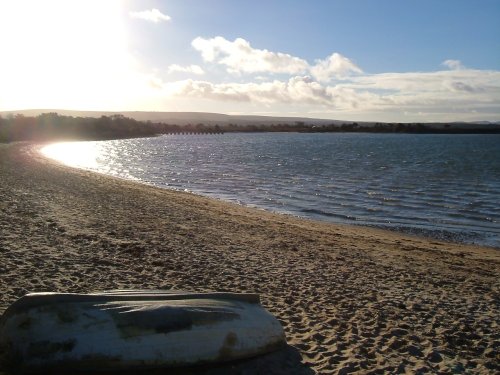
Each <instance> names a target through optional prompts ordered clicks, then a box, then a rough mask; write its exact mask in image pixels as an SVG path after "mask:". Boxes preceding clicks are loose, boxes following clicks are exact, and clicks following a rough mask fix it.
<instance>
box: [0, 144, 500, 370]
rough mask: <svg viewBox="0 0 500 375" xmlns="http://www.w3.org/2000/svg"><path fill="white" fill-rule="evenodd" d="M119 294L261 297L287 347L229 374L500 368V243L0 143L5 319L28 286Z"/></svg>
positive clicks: (0, 277) (0, 274)
mask: <svg viewBox="0 0 500 375" xmlns="http://www.w3.org/2000/svg"><path fill="white" fill-rule="evenodd" d="M116 288H142V289H144V288H154V289H177V290H187V291H232V292H256V293H260V294H261V297H262V301H263V305H264V306H265V307H266V308H267V309H268V310H269V311H270V312H272V313H273V314H274V315H275V316H276V317H278V319H279V320H280V321H281V322H282V324H283V326H284V328H285V331H286V335H287V341H288V344H289V347H288V348H286V349H284V350H283V351H281V352H278V353H275V354H273V355H270V356H265V357H264V358H260V359H255V360H252V361H247V362H243V363H240V364H229V365H227V366H225V367H224V368H221V369H219V370H220V372H223V373H245V374H254V373H255V374H257V373H269V374H294V373H296V374H311V373H318V374H329V373H335V374H336V373H340V374H346V373H351V372H358V373H387V372H393V373H405V372H406V373H418V372H420V373H443V374H448V373H449V374H452V373H498V372H499V371H500V365H499V363H500V354H499V353H500V328H499V325H500V293H499V290H500V250H495V249H489V248H483V247H477V246H468V245H459V244H451V243H446V242H440V241H436V240H428V239H424V238H417V237H412V236H406V235H402V234H398V233H393V232H388V231H383V230H375V229H370V228H363V227H355V226H342V225H333V224H328V223H322V222H315V221H309V220H302V219H297V218H293V217H290V216H285V215H277V214H272V213H268V212H264V211H260V210H255V209H248V208H244V207H241V206H237V205H234V204H230V203H224V202H220V201H217V200H213V199H209V198H204V197H200V196H196V195H193V194H188V193H182V192H174V191H169V190H163V189H158V188H154V187H150V186H147V185H143V184H138V183H133V182H129V181H124V180H120V179H116V178H112V177H108V176H103V175H99V174H95V173H92V172H87V171H82V170H76V169H72V168H69V167H66V166H63V165H60V164H57V163H55V162H52V161H49V160H47V159H45V158H43V157H42V156H41V155H39V154H38V153H37V152H36V147H34V146H30V145H28V144H12V145H0V292H1V294H0V313H1V312H3V310H4V309H5V308H6V307H7V306H8V305H9V304H10V303H12V302H13V301H14V300H15V299H17V298H18V297H20V296H22V295H23V294H25V293H27V292H36V291H65V292H90V291H96V290H104V289H116ZM210 371H212V370H210ZM210 371H208V372H210ZM216 372H217V371H216ZM217 373H218V372H217Z"/></svg>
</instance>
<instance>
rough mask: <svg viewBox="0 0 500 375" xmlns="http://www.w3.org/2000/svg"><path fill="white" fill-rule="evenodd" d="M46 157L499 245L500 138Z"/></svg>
mask: <svg viewBox="0 0 500 375" xmlns="http://www.w3.org/2000/svg"><path fill="white" fill-rule="evenodd" d="M44 152H45V154H47V155H49V156H51V157H54V158H56V159H58V160H61V161H63V162H65V163H67V164H70V165H73V166H77V167H82V168H87V169H91V170H95V171H98V172H102V173H107V174H111V175H114V176H119V177H123V178H129V179H134V180H138V181H142V182H145V183H149V184H153V185H156V186H159V187H163V188H171V189H179V190H186V191H191V192H195V193H199V194H203V195H208V196H211V197H216V198H220V199H224V200H229V201H234V202H238V203H240V204H244V205H247V206H254V207H259V208H264V209H268V210H273V211H277V212H282V213H289V214H293V215H298V216H302V217H307V218H312V219H319V220H325V221H331V222H336V223H349V224H361V225H368V226H375V227H382V228H388V229H393V230H397V231H401V232H407V233H413V234H417V235H424V236H430V237H434V238H440V239H445V240H450V241H457V242H467V243H476V244H483V245H489V246H494V247H498V248H500V135H410V134H296V133H277V134H274V133H258V134H237V133H233V134H224V135H185V136H184V135H166V136H161V137H157V138H141V139H127V140H116V141H105V142H78V143H71V144H68V143H66V144H54V145H50V146H48V147H46V148H45V149H44Z"/></svg>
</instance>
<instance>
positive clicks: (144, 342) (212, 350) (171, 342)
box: [0, 291, 286, 371]
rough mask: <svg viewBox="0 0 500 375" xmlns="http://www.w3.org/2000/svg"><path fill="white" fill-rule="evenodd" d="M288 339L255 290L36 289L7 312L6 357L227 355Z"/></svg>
mask: <svg viewBox="0 0 500 375" xmlns="http://www.w3.org/2000/svg"><path fill="white" fill-rule="evenodd" d="M285 343H286V341H285V336H284V333H283V329H282V327H281V325H280V323H279V322H278V321H277V319H276V318H275V317H274V316H272V315H271V314H270V313H268V312H267V311H266V310H265V309H264V308H262V306H261V305H260V304H259V303H258V297H255V296H254V295H239V294H227V293H208V294H185V293H183V294H177V293H168V292H161V291H159V292H149V293H147V292H142V291H141V292H112V293H98V294H91V295H71V294H31V295H28V296H25V297H23V298H22V299H21V300H19V301H18V304H17V306H16V303H14V304H13V305H12V306H11V307H10V308H9V309H8V310H7V311H6V312H5V313H4V315H3V316H2V318H1V319H0V361H1V363H2V365H3V367H6V368H16V369H22V370H25V371H31V370H33V371H40V370H41V369H47V368H73V369H74V368H77V369H79V370H83V371H86V370H89V371H103V370H120V369H127V370H130V369H134V368H140V369H146V368H160V367H178V366H191V365H199V364H208V363H219V362H225V361H231V360H236V359H243V358H249V357H253V356H257V355H260V354H264V353H267V352H269V351H272V350H274V349H277V348H279V347H281V346H282V345H284V344H285Z"/></svg>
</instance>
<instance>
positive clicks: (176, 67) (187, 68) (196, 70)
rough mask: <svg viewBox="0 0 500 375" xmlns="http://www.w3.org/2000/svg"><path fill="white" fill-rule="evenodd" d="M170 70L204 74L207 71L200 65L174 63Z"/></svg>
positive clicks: (171, 71)
mask: <svg viewBox="0 0 500 375" xmlns="http://www.w3.org/2000/svg"><path fill="white" fill-rule="evenodd" d="M168 72H169V73H173V72H182V73H191V74H196V75H203V74H205V71H204V70H203V69H202V68H201V67H200V66H199V65H188V66H180V65H177V64H172V65H170V66H169V67H168Z"/></svg>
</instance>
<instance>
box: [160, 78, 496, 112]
mask: <svg viewBox="0 0 500 375" xmlns="http://www.w3.org/2000/svg"><path fill="white" fill-rule="evenodd" d="M164 90H165V92H166V93H168V95H171V96H176V97H185V98H197V99H208V100H212V101H219V102H221V103H223V102H224V103H225V102H231V101H232V102H240V103H241V102H246V103H255V104H265V105H280V104H286V105H294V106H304V105H307V106H309V107H310V108H314V107H317V108H323V109H325V110H334V111H336V113H337V114H342V113H353V111H356V113H363V111H365V112H366V111H370V113H379V115H378V116H380V115H383V114H384V113H387V114H389V113H395V112H397V113H403V112H404V113H406V115H405V116H406V119H407V120H408V119H409V118H410V116H411V115H413V116H415V118H418V119H419V121H422V120H425V119H422V118H421V116H422V113H427V114H430V115H429V116H431V118H429V119H427V120H433V118H432V113H448V114H449V113H450V112H453V111H455V112H457V113H458V112H460V111H462V112H463V111H469V112H470V113H472V112H471V111H478V112H488V113H497V114H498V113H500V108H499V105H498V103H500V72H498V71H480V70H460V71H440V72H430V73H421V72H410V73H384V74H374V75H357V76H355V77H351V78H349V79H348V80H345V81H343V82H342V83H337V84H321V83H319V82H317V81H314V80H313V79H312V78H310V77H302V76H296V77H292V78H290V79H289V80H287V81H280V80H274V81H269V82H258V83H255V82H251V83H212V82H208V81H194V80H185V81H179V82H174V83H170V84H166V85H165V87H164ZM378 118H380V117H378ZM434 119H435V118H434ZM448 120H449V118H448Z"/></svg>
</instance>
